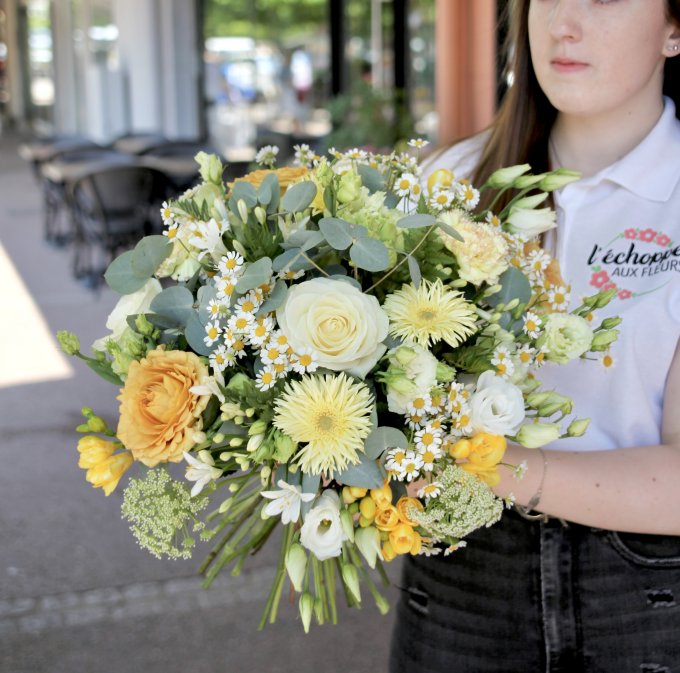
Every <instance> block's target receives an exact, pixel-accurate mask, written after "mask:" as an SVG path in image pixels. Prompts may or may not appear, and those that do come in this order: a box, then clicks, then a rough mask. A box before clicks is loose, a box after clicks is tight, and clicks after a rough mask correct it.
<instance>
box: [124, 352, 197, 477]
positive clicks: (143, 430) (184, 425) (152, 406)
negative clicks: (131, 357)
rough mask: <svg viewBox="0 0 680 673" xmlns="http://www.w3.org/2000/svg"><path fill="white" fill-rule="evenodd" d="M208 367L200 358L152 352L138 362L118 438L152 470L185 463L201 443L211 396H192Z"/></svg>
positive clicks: (127, 390) (127, 385) (128, 386)
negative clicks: (198, 437) (197, 436)
mask: <svg viewBox="0 0 680 673" xmlns="http://www.w3.org/2000/svg"><path fill="white" fill-rule="evenodd" d="M207 375H208V368H207V367H206V366H205V365H204V364H203V363H202V362H201V360H200V358H199V357H198V356H197V355H195V354H194V353H185V352H184V351H165V350H163V349H160V348H159V349H157V350H154V351H150V352H149V353H148V354H147V356H146V358H144V359H143V360H140V361H139V362H133V363H132V364H131V365H130V369H129V371H128V377H127V380H126V381H125V387H124V388H123V389H122V390H121V391H120V395H119V396H118V399H119V400H120V420H119V421H118V439H120V441H121V442H123V444H124V445H125V447H126V448H127V449H129V450H130V451H131V452H132V455H133V457H134V458H135V460H138V461H140V462H141V463H144V465H146V466H147V467H155V466H156V465H158V463H167V462H173V463H179V462H180V461H181V460H182V453H183V452H184V451H189V450H190V449H191V447H192V446H194V444H195V443H196V441H195V433H196V432H198V431H200V430H201V427H202V420H201V414H202V413H203V410H204V409H205V407H206V405H207V404H208V400H209V396H208V395H203V396H197V395H194V393H192V392H191V391H190V388H191V387H192V386H195V385H198V384H199V383H200V381H201V379H202V378H203V377H204V376H207Z"/></svg>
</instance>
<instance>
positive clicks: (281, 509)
mask: <svg viewBox="0 0 680 673" xmlns="http://www.w3.org/2000/svg"><path fill="white" fill-rule="evenodd" d="M276 485H277V486H278V487H279V490H278V491H262V492H261V493H260V495H261V496H262V497H263V498H267V499H269V500H271V502H270V503H268V504H267V505H266V506H265V508H264V509H263V513H264V514H265V515H267V516H278V515H279V514H280V515H281V523H282V524H284V525H286V524H289V523H295V522H296V521H297V520H298V519H299V518H300V503H302V502H311V501H312V500H314V498H315V497H316V496H315V494H314V493H303V492H302V490H301V489H300V487H299V486H295V485H292V484H289V483H287V482H285V481H284V480H283V479H279V480H278V481H277V482H276Z"/></svg>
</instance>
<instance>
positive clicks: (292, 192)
mask: <svg viewBox="0 0 680 673" xmlns="http://www.w3.org/2000/svg"><path fill="white" fill-rule="evenodd" d="M315 196H316V185H315V184H314V183H313V182H312V181H311V180H305V181H304V182H297V183H296V184H294V185H292V186H290V187H289V188H288V190H287V191H286V193H285V194H284V195H283V198H282V199H281V210H282V211H283V212H284V213H299V212H300V211H302V210H304V209H305V208H309V206H310V205H311V203H312V201H314V197H315Z"/></svg>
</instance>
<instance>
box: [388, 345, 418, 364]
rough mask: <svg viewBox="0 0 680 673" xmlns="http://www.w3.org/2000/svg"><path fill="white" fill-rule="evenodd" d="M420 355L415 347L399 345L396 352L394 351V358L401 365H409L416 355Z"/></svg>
mask: <svg viewBox="0 0 680 673" xmlns="http://www.w3.org/2000/svg"><path fill="white" fill-rule="evenodd" d="M417 355H418V353H416V351H415V350H414V349H413V348H409V347H408V346H399V348H397V349H396V350H395V351H394V353H392V356H391V357H392V358H394V359H395V360H396V361H397V362H398V363H399V364H400V365H404V366H406V365H408V364H409V363H410V362H412V361H413V360H414V359H415V357H416V356H417Z"/></svg>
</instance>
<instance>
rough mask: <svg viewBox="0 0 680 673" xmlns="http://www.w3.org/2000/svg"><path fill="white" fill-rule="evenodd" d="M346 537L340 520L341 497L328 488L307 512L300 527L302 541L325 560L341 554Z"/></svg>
mask: <svg viewBox="0 0 680 673" xmlns="http://www.w3.org/2000/svg"><path fill="white" fill-rule="evenodd" d="M346 539H347V536H346V535H345V531H344V529H343V527H342V523H341V521H340V498H339V497H338V494H337V493H336V492H335V491H331V490H330V489H327V490H325V491H324V492H323V493H322V494H321V496H320V497H319V499H318V500H317V503H316V505H314V507H313V508H312V509H310V510H309V512H307V515H306V516H305V522H304V523H303V524H302V528H301V529H300V543H301V544H302V546H303V547H305V548H306V549H309V551H311V552H312V554H314V556H316V558H318V559H319V561H325V560H326V559H329V558H333V557H335V556H340V554H341V553H342V543H343V542H344V541H345V540H346Z"/></svg>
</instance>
